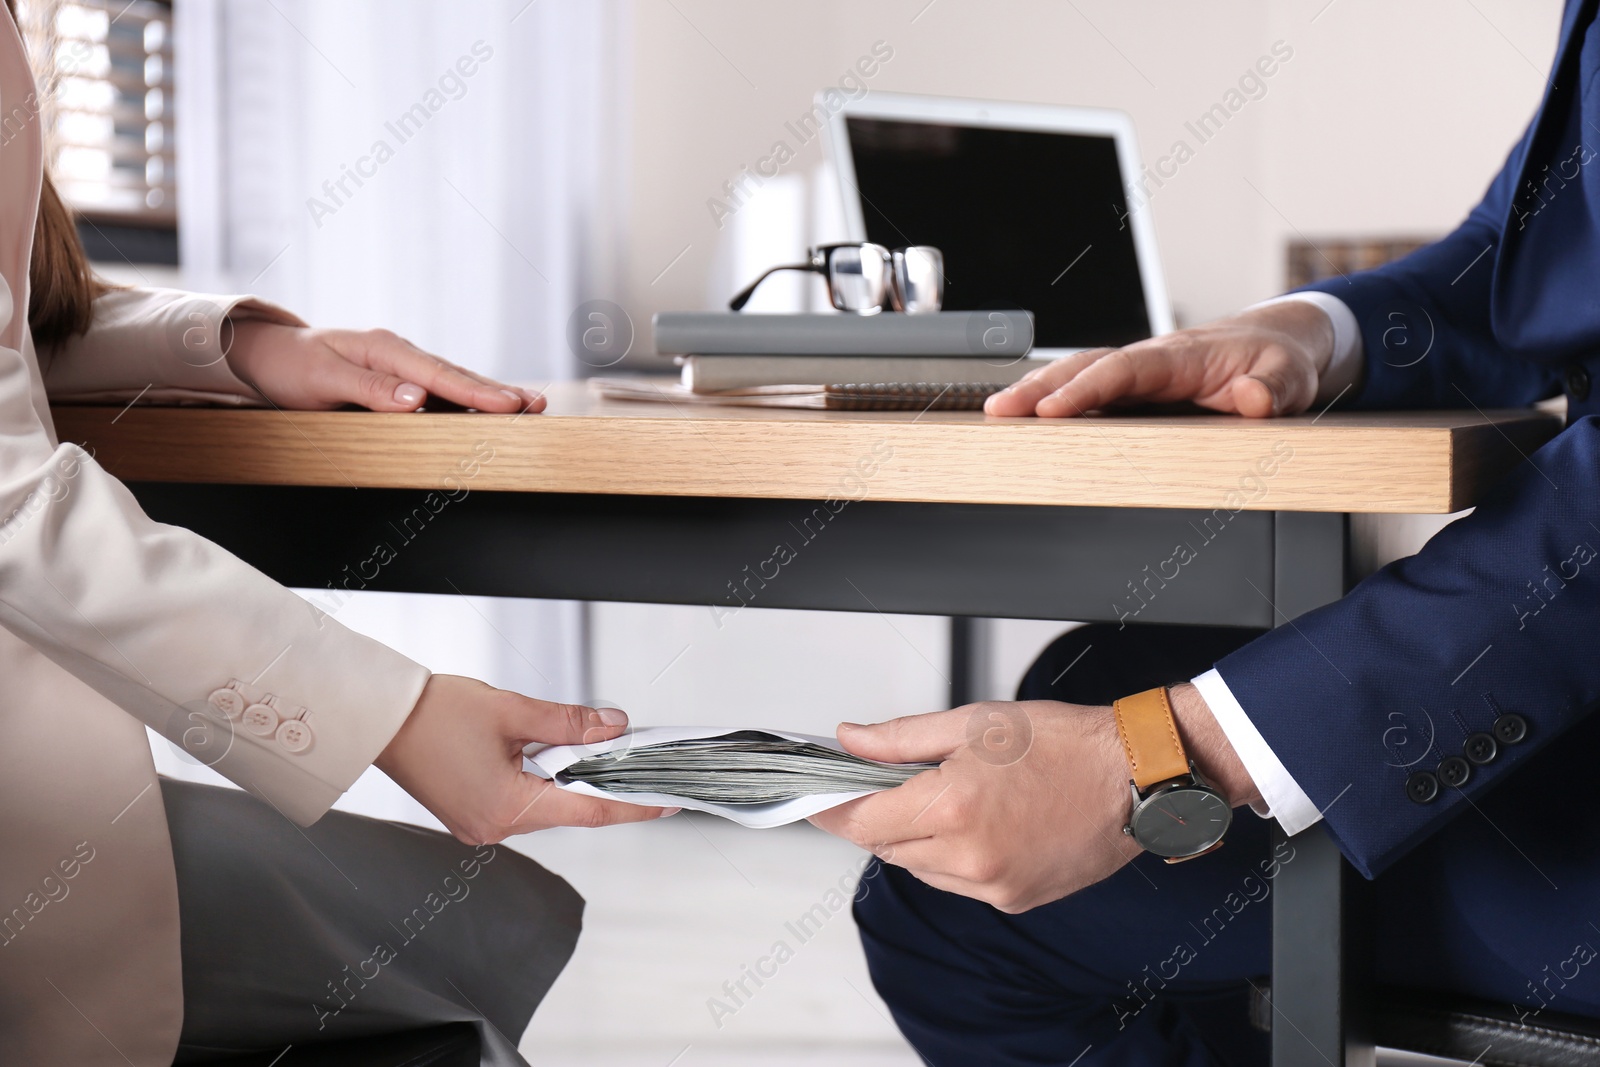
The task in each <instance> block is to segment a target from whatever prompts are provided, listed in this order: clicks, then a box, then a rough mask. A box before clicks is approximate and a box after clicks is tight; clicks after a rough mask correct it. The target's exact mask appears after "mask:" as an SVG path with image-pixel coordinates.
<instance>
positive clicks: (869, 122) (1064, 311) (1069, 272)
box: [845, 116, 1151, 348]
mask: <svg viewBox="0 0 1600 1067" xmlns="http://www.w3.org/2000/svg"><path fill="white" fill-rule="evenodd" d="M845 121H846V123H847V129H848V132H849V137H850V154H851V157H852V160H853V162H854V165H855V172H856V184H857V186H858V187H859V190H860V194H861V214H862V218H863V220H864V221H865V223H866V235H867V240H869V241H874V242H876V243H878V244H881V245H884V246H886V247H888V248H899V247H903V246H905V245H913V244H918V245H933V246H934V247H935V248H938V249H940V250H942V251H943V252H944V259H945V300H944V306H945V308H946V309H948V310H951V311H969V310H982V309H988V308H1025V309H1027V310H1029V311H1032V312H1033V314H1034V319H1035V322H1034V345H1035V346H1036V347H1038V348H1092V347H1098V346H1102V345H1109V346H1117V345H1124V344H1128V343H1129V342H1132V341H1137V340H1140V339H1141V338H1145V337H1149V336H1150V334H1151V328H1150V317H1149V313H1148V310H1147V308H1146V302H1145V293H1144V285H1143V283H1142V282H1141V280H1140V278H1139V260H1138V255H1137V253H1136V252H1135V249H1134V242H1133V227H1132V225H1131V224H1130V223H1129V221H1128V220H1126V219H1125V218H1124V216H1125V215H1126V214H1127V211H1128V207H1127V197H1126V194H1125V193H1124V192H1123V178H1122V171H1121V167H1120V166H1119V165H1118V162H1117V148H1116V140H1115V139H1114V138H1112V137H1110V136H1097V135H1092V134H1070V133H1053V132H1042V131H1038V130H1007V129H994V128H989V127H979V126H953V125H945V124H941V123H929V122H914V121H905V120H899V119H880V118H862V117H857V116H850V117H848V118H847V119H846V120H845Z"/></svg>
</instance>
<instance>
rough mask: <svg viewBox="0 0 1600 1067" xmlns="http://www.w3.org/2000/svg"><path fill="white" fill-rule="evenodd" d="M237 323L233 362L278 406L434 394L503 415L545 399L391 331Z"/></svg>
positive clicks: (417, 401) (415, 400)
mask: <svg viewBox="0 0 1600 1067" xmlns="http://www.w3.org/2000/svg"><path fill="white" fill-rule="evenodd" d="M230 321H231V320H230ZM232 330H233V335H232V337H231V339H229V340H230V343H229V344H228V346H227V352H228V356H227V359H228V366H229V368H231V369H232V370H233V372H234V373H235V374H237V375H238V376H239V377H240V378H241V379H243V380H244V382H245V383H246V384H248V385H249V386H250V387H251V388H252V389H254V390H255V391H256V392H258V393H260V394H261V395H262V396H264V397H266V398H267V399H268V400H270V401H272V403H274V404H276V405H278V406H279V407H281V408H290V409H294V410H300V411H326V410H329V409H331V408H336V407H340V406H342V405H344V404H360V405H361V406H362V407H366V408H371V409H372V410H373V411H415V410H417V409H418V408H420V407H421V406H422V404H423V401H425V400H427V399H428V397H429V396H430V395H432V396H435V397H437V398H439V399H440V400H446V401H449V402H450V403H452V404H460V405H461V406H462V407H468V408H477V409H478V410H479V411H489V412H495V413H497V414H505V415H509V414H512V413H513V412H519V411H522V412H528V413H530V414H532V413H534V412H539V411H543V410H544V406H545V399H544V395H543V394H542V393H535V392H531V391H529V390H527V389H519V388H517V387H516V386H512V385H505V384H502V383H500V382H497V381H494V380H492V379H489V378H485V377H484V376H483V375H481V374H477V373H474V372H473V371H470V370H467V369H466V368H465V367H458V366H456V365H455V364H454V363H447V362H445V361H444V360H442V359H440V358H439V357H438V356H435V355H433V354H431V353H428V352H424V351H423V350H422V349H420V348H418V347H417V346H416V345H414V344H412V343H411V342H410V341H407V340H406V339H405V338H403V337H399V336H397V335H395V334H393V333H391V332H389V331H388V330H316V329H310V328H307V327H304V326H283V325H279V324H278V323H272V322H263V321H260V320H257V319H246V320H244V321H243V322H238V323H232Z"/></svg>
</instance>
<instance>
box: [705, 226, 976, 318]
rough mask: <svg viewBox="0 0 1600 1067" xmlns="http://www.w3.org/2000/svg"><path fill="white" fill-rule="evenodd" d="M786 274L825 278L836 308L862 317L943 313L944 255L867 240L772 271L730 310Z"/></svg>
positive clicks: (821, 249)
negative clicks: (890, 312)
mask: <svg viewBox="0 0 1600 1067" xmlns="http://www.w3.org/2000/svg"><path fill="white" fill-rule="evenodd" d="M780 270H803V271H808V272H810V273H812V274H820V275H822V277H823V280H824V281H825V282H827V284H828V299H829V300H830V301H831V302H832V304H833V306H834V307H835V308H837V309H838V310H840V311H853V312H855V313H856V314H858V315H876V314H877V313H878V312H880V311H882V310H883V309H884V308H885V307H892V308H894V310H896V311H903V312H906V313H907V314H911V315H915V314H920V313H922V312H926V311H938V310H939V309H940V308H941V307H942V306H943V303H944V254H943V253H942V252H940V251H939V250H938V249H937V248H933V247H931V246H929V245H912V246H910V247H909V248H897V249H895V250H894V251H893V252H890V251H889V250H888V249H887V248H885V247H884V246H883V245H880V244H873V243H872V242H871V241H862V242H856V243H849V244H831V245H818V246H817V247H816V248H813V249H811V251H810V252H809V253H807V257H806V262H804V263H788V264H784V265H783V266H781V267H770V268H768V269H767V270H765V271H763V272H762V273H761V276H760V277H759V278H757V279H756V280H755V281H753V282H751V283H750V284H749V285H747V286H745V287H744V289H742V290H741V291H740V292H739V294H738V295H737V296H735V297H734V298H733V299H732V300H730V301H728V307H729V309H730V310H733V311H738V310H740V309H741V308H743V307H744V306H745V305H746V304H748V303H749V302H750V297H751V296H753V295H755V291H756V287H757V286H759V285H760V284H761V283H762V282H764V281H766V280H767V279H768V278H770V277H771V276H772V275H774V274H776V273H777V272H778V271H780Z"/></svg>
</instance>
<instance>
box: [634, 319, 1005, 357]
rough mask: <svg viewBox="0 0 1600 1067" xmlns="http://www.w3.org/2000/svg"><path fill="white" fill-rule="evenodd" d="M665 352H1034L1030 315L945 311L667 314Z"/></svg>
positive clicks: (661, 333) (661, 344) (660, 326)
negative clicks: (860, 313) (857, 313)
mask: <svg viewBox="0 0 1600 1067" xmlns="http://www.w3.org/2000/svg"><path fill="white" fill-rule="evenodd" d="M654 321H655V333H656V351H657V352H659V353H661V354H662V355H691V354H693V355H707V356H714V355H773V356H778V355H794V356H986V357H990V358H993V357H1001V358H1006V357H1018V356H1025V355H1027V354H1028V352H1029V351H1030V350H1031V349H1032V348H1033V313H1032V312H1029V311H940V312H934V313H931V314H926V315H903V314H899V313H896V312H887V311H886V312H883V313H882V314H878V315H844V314H815V315H750V314H743V313H739V312H732V311H662V312H658V313H657V314H656V316H655V320H654Z"/></svg>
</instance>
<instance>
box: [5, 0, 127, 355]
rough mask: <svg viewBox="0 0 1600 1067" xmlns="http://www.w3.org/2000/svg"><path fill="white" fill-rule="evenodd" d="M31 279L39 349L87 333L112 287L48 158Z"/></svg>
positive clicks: (11, 7)
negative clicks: (93, 262)
mask: <svg viewBox="0 0 1600 1067" xmlns="http://www.w3.org/2000/svg"><path fill="white" fill-rule="evenodd" d="M6 9H7V10H8V11H9V12H10V13H11V17H12V19H13V20H15V19H16V17H17V6H16V0H6ZM46 10H47V11H48V10H49V5H46ZM48 88H49V86H48V82H44V81H43V79H41V84H40V87H39V92H40V95H41V97H44V96H46V94H47V92H48ZM48 110H49V109H48V108H41V109H40V111H39V112H38V118H37V119H36V120H35V121H38V122H41V123H43V121H44V115H45V114H46V113H48ZM28 278H29V280H30V282H31V295H30V296H29V298H28V326H29V328H30V329H32V331H33V340H34V343H35V344H36V345H38V346H39V347H40V348H48V347H50V346H51V345H54V344H57V343H59V342H61V341H64V340H66V339H67V338H68V337H70V336H72V335H73V334H75V333H84V332H86V331H87V330H88V329H89V324H90V322H91V321H92V320H93V318H94V299H95V297H97V296H99V295H100V294H101V293H104V292H105V291H106V290H107V289H108V288H109V286H107V285H106V284H105V283H103V282H101V281H100V279H98V278H96V277H95V276H94V271H93V270H91V269H90V267H89V257H88V256H87V255H85V254H84V251H83V242H81V241H80V240H78V227H77V225H76V224H75V223H74V221H73V217H72V211H71V209H69V208H68V207H67V205H66V203H65V202H63V201H62V199H61V195H60V194H59V193H57V192H56V187H55V183H54V182H52V181H51V180H50V167H49V164H48V162H47V163H46V165H45V172H44V185H43V188H42V189H41V190H40V194H39V218H38V221H37V223H36V224H35V226H34V232H33V262H32V263H31V264H30V265H29V270H28Z"/></svg>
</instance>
